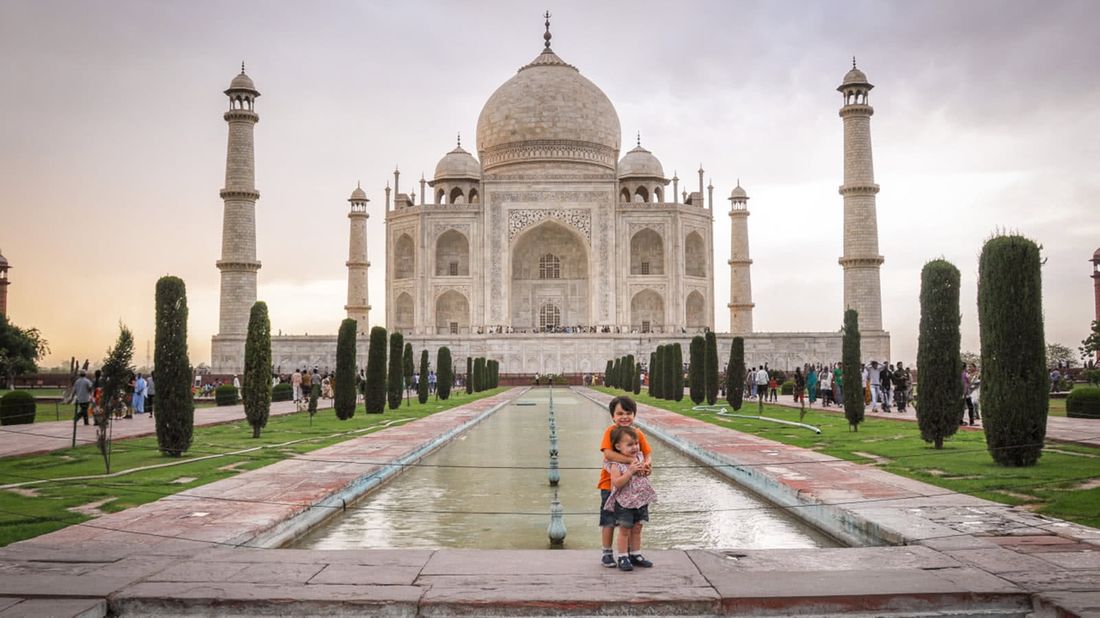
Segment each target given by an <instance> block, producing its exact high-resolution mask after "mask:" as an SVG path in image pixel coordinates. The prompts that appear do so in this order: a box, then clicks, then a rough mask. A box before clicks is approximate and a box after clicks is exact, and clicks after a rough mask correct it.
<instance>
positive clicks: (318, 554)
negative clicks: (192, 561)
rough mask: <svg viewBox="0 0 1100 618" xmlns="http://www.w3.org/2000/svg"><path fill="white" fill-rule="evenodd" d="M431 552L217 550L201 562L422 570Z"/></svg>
mask: <svg viewBox="0 0 1100 618" xmlns="http://www.w3.org/2000/svg"><path fill="white" fill-rule="evenodd" d="M434 552H435V550H433V549H342V550H319V549H251V548H230V547H220V548H217V549H214V550H211V551H209V552H205V553H203V556H202V560H203V562H245V563H265V562H271V563H282V562H299V563H313V562H315V563H318V564H361V565H385V566H399V567H417V568H421V567H423V566H424V565H425V564H427V562H428V559H429V558H430V557H431V555H432V554H433V553H434Z"/></svg>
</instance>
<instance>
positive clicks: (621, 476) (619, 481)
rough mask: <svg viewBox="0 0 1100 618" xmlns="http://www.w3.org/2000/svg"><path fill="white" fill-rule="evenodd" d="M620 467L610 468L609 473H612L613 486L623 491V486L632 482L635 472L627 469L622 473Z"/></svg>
mask: <svg viewBox="0 0 1100 618" xmlns="http://www.w3.org/2000/svg"><path fill="white" fill-rule="evenodd" d="M620 469H621V468H619V466H608V472H610V473H611V485H612V487H614V488H615V489H622V487H623V485H626V484H627V483H629V482H630V477H632V476H634V470H633V469H632V468H627V469H626V471H625V472H620V471H619V470H620Z"/></svg>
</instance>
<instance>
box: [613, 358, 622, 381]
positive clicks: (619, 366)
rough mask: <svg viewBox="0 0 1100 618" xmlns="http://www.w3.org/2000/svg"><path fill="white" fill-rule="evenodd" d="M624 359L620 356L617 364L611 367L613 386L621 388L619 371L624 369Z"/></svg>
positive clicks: (616, 361) (616, 360)
mask: <svg viewBox="0 0 1100 618" xmlns="http://www.w3.org/2000/svg"><path fill="white" fill-rule="evenodd" d="M622 366H623V359H622V357H621V356H620V357H619V358H616V359H615V364H614V365H612V366H611V386H613V387H615V388H619V370H620V369H622Z"/></svg>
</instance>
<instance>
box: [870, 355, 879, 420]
mask: <svg viewBox="0 0 1100 618" xmlns="http://www.w3.org/2000/svg"><path fill="white" fill-rule="evenodd" d="M867 385H868V388H869V389H870V392H871V412H878V405H879V402H880V401H881V400H882V371H881V370H880V369H879V366H878V361H876V360H873V361H871V366H870V367H868V368H867Z"/></svg>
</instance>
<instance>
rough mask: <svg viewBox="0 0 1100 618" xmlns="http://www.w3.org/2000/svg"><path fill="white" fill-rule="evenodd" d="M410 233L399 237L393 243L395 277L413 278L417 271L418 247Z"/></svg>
mask: <svg viewBox="0 0 1100 618" xmlns="http://www.w3.org/2000/svg"><path fill="white" fill-rule="evenodd" d="M414 247H415V246H414V245H413V239H412V237H411V236H409V235H408V234H402V235H400V236H398V237H397V242H395V243H394V244H393V278H394V279H412V277H413V274H414V273H415V272H416V249H415V248H414Z"/></svg>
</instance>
